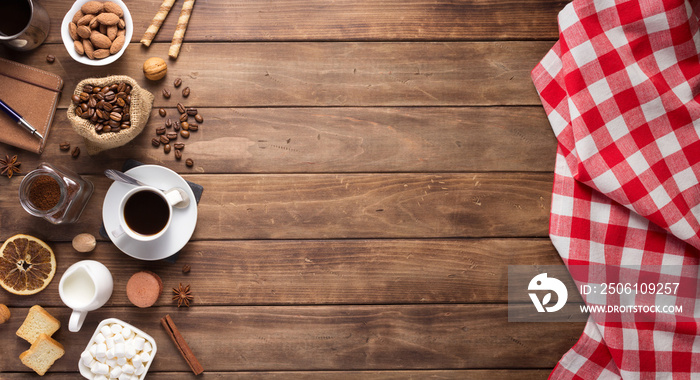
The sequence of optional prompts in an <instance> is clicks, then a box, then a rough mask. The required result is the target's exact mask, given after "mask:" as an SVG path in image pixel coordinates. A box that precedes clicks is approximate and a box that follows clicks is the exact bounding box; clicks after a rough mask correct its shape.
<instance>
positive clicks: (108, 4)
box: [104, 1, 124, 18]
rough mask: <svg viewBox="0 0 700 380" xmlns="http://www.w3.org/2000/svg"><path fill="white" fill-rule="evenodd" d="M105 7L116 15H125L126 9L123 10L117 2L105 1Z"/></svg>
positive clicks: (106, 10)
mask: <svg viewBox="0 0 700 380" xmlns="http://www.w3.org/2000/svg"><path fill="white" fill-rule="evenodd" d="M104 9H105V12H110V13H114V14H115V15H117V17H120V18H121V17H124V11H123V10H122V7H120V6H119V5H117V4H116V3H113V2H111V1H108V2H106V3H104Z"/></svg>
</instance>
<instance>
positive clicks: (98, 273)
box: [58, 260, 114, 332]
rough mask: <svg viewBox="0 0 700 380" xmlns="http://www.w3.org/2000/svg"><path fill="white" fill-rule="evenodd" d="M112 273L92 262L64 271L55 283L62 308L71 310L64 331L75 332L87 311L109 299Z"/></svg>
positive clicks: (81, 323)
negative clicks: (63, 305) (66, 327)
mask: <svg viewBox="0 0 700 380" xmlns="http://www.w3.org/2000/svg"><path fill="white" fill-rule="evenodd" d="M113 287H114V283H113V280H112V273H110V271H109V269H107V267H106V266H104V264H102V263H100V262H99V261H95V260H82V261H78V262H77V263H75V264H73V265H71V266H70V267H69V268H68V269H66V271H65V273H63V276H62V277H61V281H60V282H59V284H58V294H59V295H60V296H61V301H63V303H64V304H66V306H68V307H70V308H71V309H73V312H72V313H71V315H70V320H69V321H68V330H69V331H71V332H76V331H79V330H80V328H81V327H82V326H83V322H84V321H85V317H86V316H87V313H88V311H93V310H96V309H98V308H100V307H102V305H104V304H105V303H107V301H108V300H109V298H110V297H111V296H112V290H113Z"/></svg>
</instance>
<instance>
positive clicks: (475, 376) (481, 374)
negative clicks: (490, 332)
mask: <svg viewBox="0 0 700 380" xmlns="http://www.w3.org/2000/svg"><path fill="white" fill-rule="evenodd" d="M550 372H551V371H550V370H546V369H502V370H501V369H470V370H426V371H423V370H415V371H294V372H280V371H276V372H268V371H261V372H205V373H203V374H202V375H201V377H197V378H198V379H203V380H210V379H289V380H302V379H339V378H342V379H347V378H354V379H357V378H362V379H370V380H394V379H396V380H404V379H444V380H451V379H454V380H465V379H466V380H492V379H509V380H541V379H545V378H547V376H548V375H549V373H550ZM26 378H27V374H26V373H5V374H3V379H6V380H20V379H26ZM77 378H80V375H79V374H78V373H77V372H76V373H70V372H69V373H65V372H63V373H56V372H54V373H51V372H49V373H47V374H46V375H45V376H44V377H43V378H42V379H49V380H75V379H77ZM191 378H192V373H188V372H155V371H148V380H171V379H172V380H180V379H191Z"/></svg>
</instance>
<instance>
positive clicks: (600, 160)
mask: <svg viewBox="0 0 700 380" xmlns="http://www.w3.org/2000/svg"><path fill="white" fill-rule="evenodd" d="M697 11H700V4H698V3H697V2H693V3H691V2H687V1H681V0H642V1H634V0H632V1H620V0H617V1H615V0H574V1H573V2H572V3H570V4H568V5H567V6H566V7H565V8H564V9H563V10H562V11H561V13H560V14H559V30H560V39H559V41H558V42H557V43H556V44H555V45H554V47H553V48H552V50H551V51H549V53H548V54H547V55H546V56H545V57H544V58H543V59H542V61H541V62H540V64H538V65H537V67H535V69H534V70H533V71H532V78H533V81H534V83H535V87H536V88H537V90H538V92H539V94H540V97H541V99H542V103H543V105H544V108H545V111H546V113H547V115H548V118H549V121H550V123H551V125H552V128H553V129H554V133H555V135H556V137H557V140H558V142H559V144H558V149H557V157H556V167H555V178H554V189H553V195H552V209H551V218H550V237H551V239H552V242H553V244H554V246H555V247H556V249H557V250H558V252H559V254H560V255H561V257H562V259H563V260H564V263H565V264H566V265H567V266H569V267H570V268H571V266H573V265H601V264H604V265H611V266H616V265H658V266H665V267H668V266H675V267H688V268H692V266H697V265H698V264H699V259H700V235H699V232H700V181H699V180H698V178H699V177H700V103H699V102H700V60H699V59H698V54H699V53H700V31H699V30H698V29H699V26H700V23H699V20H698V13H697ZM695 268H696V269H697V267H695ZM684 275H686V276H687V275H688V274H687V273H685V274H684ZM690 275H691V276H695V278H697V276H698V273H697V270H696V272H695V273H694V274H692V273H691V274H690ZM696 290H697V289H696ZM587 302H588V301H587ZM698 304H700V303H699V302H695V310H694V311H693V312H691V313H690V318H686V319H684V320H683V321H680V320H677V319H674V318H659V319H657V320H656V321H652V322H649V321H648V319H647V321H646V322H642V321H639V320H636V319H634V318H633V319H632V320H629V319H623V320H622V321H617V322H611V321H604V320H602V321H601V320H599V319H594V318H593V317H591V318H590V319H589V321H588V323H587V325H586V328H585V330H584V332H583V335H582V337H581V339H580V340H579V341H578V342H577V343H576V345H575V346H574V347H573V348H572V349H571V350H570V351H569V352H567V353H566V354H565V355H564V356H563V357H562V359H561V361H560V362H559V364H558V365H557V367H556V368H555V369H554V371H553V372H552V374H551V376H550V378H552V379H599V378H600V379H615V378H624V379H650V378H651V379H653V378H674V379H700V335H699V334H700V305H698Z"/></svg>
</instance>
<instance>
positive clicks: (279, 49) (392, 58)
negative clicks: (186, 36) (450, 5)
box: [3, 41, 552, 107]
mask: <svg viewBox="0 0 700 380" xmlns="http://www.w3.org/2000/svg"><path fill="white" fill-rule="evenodd" d="M551 46H552V42H547V41H544V42H542V41H539V42H538V41H534V42H498V43H484V42H439V43H436V42H413V43H395V42H389V43H367V42H348V43H346V42H342V43H339V42H335V43H326V42H318V43H309V42H300V43H274V42H272V43H230V44H220V43H191V44H186V45H184V46H183V50H182V52H181V54H180V57H179V58H178V59H177V61H168V75H167V77H166V79H165V80H164V81H162V82H155V83H154V82H148V81H147V80H146V79H145V78H144V76H143V73H142V65H143V62H144V61H145V60H146V59H147V58H148V57H150V56H161V57H165V56H166V55H167V49H168V47H169V44H166V43H159V44H154V45H151V47H150V48H149V50H145V49H142V48H141V47H140V46H138V45H137V44H133V45H130V46H129V47H128V48H127V50H126V52H125V53H124V55H123V56H122V57H121V58H120V59H119V60H118V61H117V62H115V63H113V64H111V65H110V66H109V72H110V73H119V74H124V75H128V76H131V77H133V78H135V79H136V80H137V81H138V82H139V83H141V84H143V85H144V86H145V87H146V88H147V89H149V90H150V91H153V92H158V93H159V92H160V91H161V89H162V88H163V86H171V83H172V81H173V80H174V79H175V78H177V77H182V78H183V81H184V84H183V86H189V87H190V88H191V90H192V95H190V97H189V98H187V101H186V103H188V105H191V106H196V107H258V106H260V107H271V106H275V107H278V106H311V107H314V106H343V107H351V106H465V105H470V106H472V105H488V106H491V105H536V106H539V105H541V103H540V99H539V97H538V95H537V92H536V91H535V87H534V86H533V85H532V80H531V79H530V71H531V70H532V68H533V67H535V65H536V64H537V63H538V62H539V61H540V60H541V59H542V57H543V56H544V55H545V54H546V53H547V51H548V50H549V49H550V48H551ZM46 54H53V55H55V56H56V62H55V63H53V64H48V63H47V62H46V59H45V56H46ZM3 55H4V56H6V57H9V58H10V59H13V60H18V61H20V62H23V63H27V64H30V65H32V66H35V67H38V68H40V69H45V70H48V71H51V72H54V73H56V74H58V75H60V76H61V77H62V78H63V79H64V81H65V89H66V92H67V93H72V91H73V89H74V88H75V86H76V84H77V83H78V82H79V81H80V80H82V79H85V78H89V77H103V76H105V74H106V72H105V68H104V67H92V66H80V67H79V69H76V67H77V64H76V63H75V62H74V61H73V60H72V58H70V56H68V52H66V51H65V48H64V46H63V45H43V46H42V47H40V48H39V49H37V50H36V52H35V53H33V54H21V53H18V52H9V51H7V50H6V51H5V54H3ZM146 82H148V83H146ZM171 88H172V87H171ZM180 99H181V97H180V95H179V94H176V96H173V97H172V98H171V99H170V100H164V99H163V97H162V96H156V100H155V105H156V107H160V106H163V105H168V106H170V107H172V106H174V105H175V104H176V102H177V101H179V100H180ZM69 101H70V97H69V96H63V97H62V99H61V102H60V106H61V107H67V105H68V102H69Z"/></svg>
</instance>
